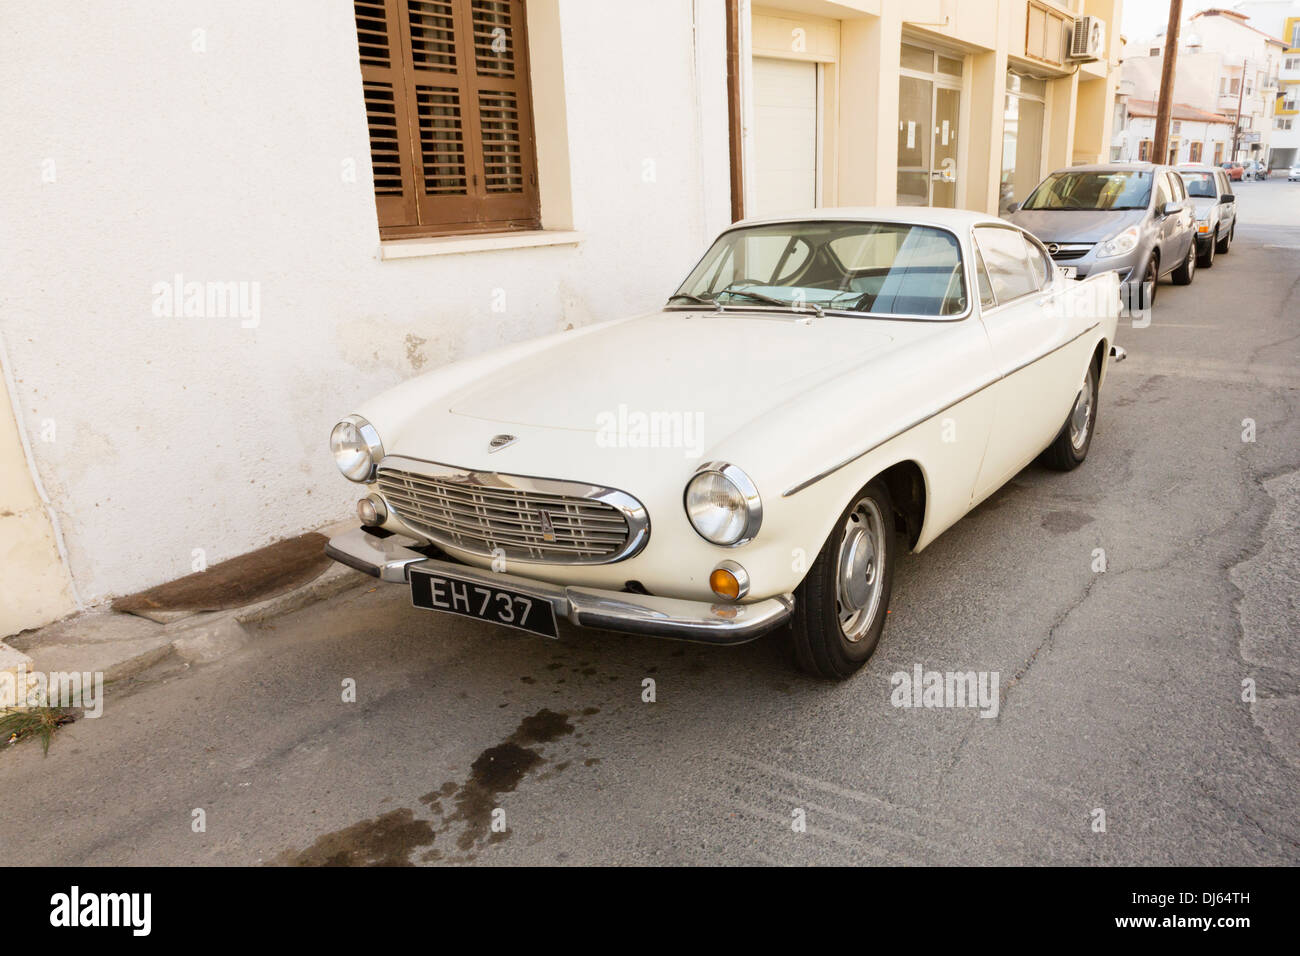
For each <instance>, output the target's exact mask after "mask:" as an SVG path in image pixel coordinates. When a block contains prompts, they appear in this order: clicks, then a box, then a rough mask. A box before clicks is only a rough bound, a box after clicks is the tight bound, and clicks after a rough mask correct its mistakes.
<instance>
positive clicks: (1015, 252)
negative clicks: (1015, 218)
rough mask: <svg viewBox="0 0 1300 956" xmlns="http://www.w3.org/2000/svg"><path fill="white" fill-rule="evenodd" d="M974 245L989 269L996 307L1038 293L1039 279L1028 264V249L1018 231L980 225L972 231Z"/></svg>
mask: <svg viewBox="0 0 1300 956" xmlns="http://www.w3.org/2000/svg"><path fill="white" fill-rule="evenodd" d="M975 243H976V245H977V246H978V247H979V251H980V255H981V256H982V257H983V259H984V266H985V268H986V269H987V270H988V275H989V284H990V285H991V286H992V287H993V294H994V295H995V296H997V301H998V305H1004V304H1006V303H1007V302H1010V301H1011V300H1012V299H1018V298H1020V297H1021V296H1022V295H1028V294H1029V293H1031V292H1036V291H1038V280H1037V277H1036V276H1035V272H1034V268H1033V266H1032V265H1031V263H1030V261H1029V247H1028V246H1027V245H1026V244H1025V240H1024V239H1023V238H1021V235H1020V230H1019V229H1006V228H1002V227H1000V226H983V227H979V228H977V229H976V230H975Z"/></svg>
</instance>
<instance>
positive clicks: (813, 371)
mask: <svg viewBox="0 0 1300 956" xmlns="http://www.w3.org/2000/svg"><path fill="white" fill-rule="evenodd" d="M873 325H875V323H874V322H873V320H871V319H851V318H842V317H835V316H827V317H825V318H821V319H817V318H812V317H811V316H806V317H802V318H801V317H798V316H793V315H790V314H786V313H737V312H730V313H728V312H724V313H717V312H700V311H693V310H692V311H677V312H662V313H659V314H655V315H650V316H646V317H643V318H641V319H639V320H636V321H632V322H618V323H612V324H610V325H608V326H605V327H604V328H602V329H599V330H595V331H593V332H591V333H590V334H587V335H584V336H580V337H578V336H575V337H573V338H572V340H570V341H561V342H560V343H559V344H557V345H555V346H554V347H552V348H549V349H547V350H545V351H544V352H541V353H539V354H536V355H532V356H527V357H524V358H522V359H520V360H519V361H516V362H512V363H509V364H507V365H505V366H503V367H501V368H499V369H497V370H496V371H494V372H493V373H491V374H488V375H486V376H484V377H483V378H481V379H479V380H478V381H476V382H475V383H474V384H473V385H471V386H470V387H468V388H466V389H465V390H463V391H461V392H459V393H457V394H454V395H451V396H449V397H448V401H447V406H446V408H447V411H448V412H450V413H451V414H452V415H457V416H463V417H466V418H474V419H481V420H484V421H488V422H494V423H498V424H500V425H527V426H535V427H540V428H555V429H571V430H577V431H583V432H597V431H601V430H602V429H607V428H609V427H610V425H611V423H614V424H615V425H616V427H636V425H635V423H636V422H637V421H638V420H639V419H638V418H637V417H636V416H652V415H656V414H657V415H661V416H672V415H683V416H688V415H689V416H702V418H703V419H704V420H706V421H707V423H708V431H709V432H710V433H711V434H710V436H709V437H711V438H713V439H717V438H719V437H721V435H722V434H723V433H725V432H730V431H732V430H734V429H735V428H736V427H739V426H740V425H742V424H744V423H745V422H746V421H748V420H750V419H752V418H754V417H755V416H756V415H758V414H760V413H761V412H762V410H764V409H766V408H770V407H772V406H773V405H775V404H778V403H780V402H782V401H785V400H786V399H788V398H789V397H790V396H791V395H793V394H797V393H798V392H800V391H802V390H804V389H807V388H808V387H810V386H811V385H813V384H815V383H818V382H821V381H823V380H825V378H826V377H827V376H829V375H833V374H835V373H836V371H837V370H839V369H845V368H849V367H852V366H855V365H857V364H860V363H861V362H862V361H864V360H866V359H867V358H868V357H870V356H872V355H875V354H877V353H879V352H881V351H882V350H885V349H887V348H888V347H889V346H890V344H891V343H892V342H893V337H892V336H891V335H889V334H887V333H885V332H883V331H879V330H878V329H876V328H873ZM629 422H631V423H632V424H631V425H629V424H628V423H629Z"/></svg>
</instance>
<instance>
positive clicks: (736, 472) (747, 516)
mask: <svg viewBox="0 0 1300 956" xmlns="http://www.w3.org/2000/svg"><path fill="white" fill-rule="evenodd" d="M686 516H687V517H688V518H689V519H690V521H691V527H693V528H694V529H695V530H696V531H697V532H698V533H699V535H700V537H702V538H704V540H706V541H711V542H712V543H713V544H721V545H727V546H730V545H736V544H744V543H745V542H746V541H749V540H750V539H751V538H753V537H754V535H756V534H758V526H759V525H760V524H761V523H762V521H763V503H762V500H761V499H760V498H759V496H758V489H757V488H755V487H754V483H753V482H752V481H750V480H749V476H748V475H746V474H745V473H744V472H743V471H741V470H740V469H739V468H737V467H736V466H735V465H728V464H724V463H722V462H711V463H710V464H707V465H705V466H704V467H703V468H701V469H700V470H699V471H698V472H697V473H696V474H695V476H694V477H693V478H692V479H691V480H690V482H689V483H688V484H687V485H686Z"/></svg>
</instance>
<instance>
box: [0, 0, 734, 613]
mask: <svg viewBox="0 0 1300 956" xmlns="http://www.w3.org/2000/svg"><path fill="white" fill-rule="evenodd" d="M695 6H696V4H693V3H692V2H691V0H637V2H631V0H628V2H620V3H618V4H611V3H608V2H602V0H560V14H561V36H562V46H563V70H564V76H565V88H566V92H567V124H568V133H569V153H570V155H569V161H570V167H571V180H572V187H573V219H574V222H573V226H574V228H575V229H577V230H580V231H581V232H582V233H583V234H584V236H585V239H584V241H583V242H582V243H581V244H580V245H578V246H577V247H568V246H564V247H550V248H532V249H518V250H512V251H498V252H491V253H481V252H480V253H471V254H466V255H458V256H440V257H426V258H415V259H403V260H396V261H379V259H378V257H377V251H378V246H379V238H378V230H377V226H376V220H375V209H374V202H373V197H372V193H371V184H370V167H369V159H368V157H369V149H368V142H367V137H366V122H365V113H364V108H363V103H362V93H361V74H360V69H359V66H358V62H357V47H356V35H355V29H354V23H353V13H352V4H351V3H350V2H348V0H277V2H276V3H273V4H267V3H264V2H260V0H221V2H216V0H210V2H201V0H169V2H162V0H156V2H149V0H141V2H136V3H128V4H116V3H114V4H108V3H101V2H91V0H80V2H73V0H49V2H45V3H38V4H6V5H5V11H4V17H5V29H4V31H3V33H2V34H0V88H3V89H4V90H5V96H4V98H3V101H2V102H0V111H2V113H3V128H4V135H3V136H0V164H2V165H3V168H4V169H5V170H6V171H7V172H6V175H5V176H4V177H3V178H0V209H3V211H4V215H3V216H0V248H3V251H4V254H3V256H2V257H0V260H2V262H0V270H3V273H2V278H3V281H2V282H0V295H2V296H3V302H2V305H3V308H0V336H3V340H4V343H5V345H6V346H7V349H8V354H9V356H10V359H11V362H12V364H13V371H14V380H15V384H16V391H17V397H18V401H17V405H18V407H17V408H15V409H14V412H15V415H16V417H17V419H18V422H19V426H20V427H21V428H23V429H25V430H26V431H27V432H28V434H29V435H31V434H34V433H35V431H36V430H37V429H38V428H39V427H40V426H41V423H42V422H46V421H53V422H55V423H56V425H57V438H56V440H54V441H52V442H36V441H33V442H32V447H33V449H34V453H35V458H36V467H37V470H38V471H39V477H40V479H41V481H42V483H43V485H44V487H45V489H46V491H47V493H48V495H49V497H50V499H51V501H52V504H53V507H54V508H55V510H56V511H57V513H58V517H59V521H60V525H61V528H62V533H63V537H64V543H65V544H66V550H67V553H68V561H69V563H70V568H71V572H72V575H73V577H74V579H75V581H76V584H77V587H78V590H79V592H80V594H81V596H82V598H83V599H84V600H88V601H94V600H97V599H102V598H104V597H106V596H109V595H113V594H118V593H127V592H131V591H134V590H137V589H140V588H143V587H147V586H149V585H152V584H155V583H158V582H160V581H163V580H168V579H171V578H175V577H177V576H180V575H183V574H187V573H189V571H190V570H191V560H192V559H191V554H192V551H193V549H196V548H202V549H203V550H204V551H205V553H206V559H207V561H208V562H209V563H211V562H215V561H219V560H223V559H225V558H228V557H231V556H234V555H236V554H239V553H242V552H245V551H248V550H251V549H253V548H256V547H259V546H261V545H264V544H266V543H268V542H270V541H272V540H275V539H278V538H281V537H284V536H287V535H292V534H295V533H298V532H301V531H303V530H305V529H308V528H312V527H317V526H320V525H322V524H324V523H327V522H331V521H336V520H340V519H342V518H345V517H347V516H348V514H349V513H350V511H351V507H352V504H353V502H354V500H355V493H354V489H353V488H352V487H351V486H349V484H348V483H347V482H345V481H343V480H342V479H341V478H340V477H339V475H338V474H337V471H336V470H335V468H334V465H333V462H332V460H331V458H330V456H329V452H328V449H327V447H326V439H327V436H328V432H329V429H330V427H331V425H332V424H333V423H334V421H335V420H336V419H337V418H338V417H339V416H341V415H342V414H345V413H347V412H349V411H350V410H352V408H353V406H355V405H356V404H357V403H359V402H360V401H361V400H362V399H363V398H364V397H365V396H367V395H370V394H372V393H374V392H376V391H378V390H380V389H384V388H386V387H388V386H391V385H393V384H395V383H397V382H399V381H402V380H403V379H406V378H409V377H411V376H412V375H415V374H417V373H420V372H425V371H429V370H431V369H433V368H435V367H437V366H439V365H441V364H444V363H446V362H448V361H451V360H454V359H456V358H460V357H464V356H467V355H471V354H474V353H477V352H480V351H483V350H486V349H490V348H492V347H494V346H497V345H500V344H503V343H507V342H512V341H516V340H519V339H523V338H528V337H533V336H539V335H543V334H547V333H550V332H552V331H554V330H557V329H563V328H566V327H568V326H580V325H583V324H586V323H590V322H592V321H596V320H601V319H605V318H612V317H618V316H624V315H628V314H632V313H635V312H637V311H643V310H646V309H648V308H652V307H654V306H656V305H657V304H658V303H660V302H662V301H663V299H664V298H665V297H666V296H667V294H668V293H669V292H671V291H672V289H673V288H674V287H675V285H676V284H677V282H678V281H679V280H680V278H681V276H682V275H684V274H685V271H686V270H687V269H688V268H689V266H690V265H691V264H692V263H693V262H694V261H695V259H696V258H697V257H698V256H699V255H700V253H701V252H702V250H703V247H704V245H705V244H706V242H707V240H708V238H709V236H710V235H711V234H712V233H713V232H715V231H716V230H718V229H720V228H722V227H723V226H724V225H725V224H726V223H727V221H728V219H729V215H728V185H727V184H728V172H727V169H728V167H727V138H726V137H727V124H726V102H725V92H726V84H725V51H724V32H725V31H724V24H723V16H722V5H721V4H718V3H706V2H703V0H699V2H698V6H699V10H698V11H695V10H694V7H695ZM694 15H698V16H699V18H700V21H701V31H700V36H699V50H700V54H699V56H698V57H694V56H693V48H694V47H693V43H692V18H693V16H694ZM195 30H202V31H204V39H205V42H206V50H205V51H204V52H196V51H195V50H193V49H192V45H193V43H194V36H195V34H194V31H195ZM349 159H352V160H355V162H356V165H357V170H358V176H357V181H356V182H351V183H350V182H345V181H344V180H343V177H342V175H341V171H342V168H343V164H344V162H345V161H347V160H349ZM647 160H649V161H653V164H654V172H655V177H656V178H655V181H653V182H646V181H645V179H644V173H645V170H646V168H647V167H646V161H647ZM50 179H52V181H47V180H50ZM545 217H546V210H545V209H543V218H544V219H545ZM176 274H181V275H183V276H184V277H185V280H186V281H220V282H241V281H242V282H256V283H258V284H259V290H260V323H259V324H258V326H257V327H256V328H243V327H241V323H240V321H239V320H238V319H237V318H231V319H222V318H190V319H186V318H162V317H157V316H155V315H154V314H153V312H152V310H151V307H152V305H153V301H154V300H153V295H152V294H151V289H152V287H153V286H154V284H155V283H157V282H160V281H164V282H165V281H170V280H171V279H172V277H173V276H175V275H176ZM495 289H502V290H505V302H506V310H505V311H504V312H494V311H493V310H492V302H493V290H495ZM611 358H612V359H618V358H619V357H611ZM623 358H628V357H623Z"/></svg>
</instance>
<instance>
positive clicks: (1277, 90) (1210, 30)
mask: <svg viewBox="0 0 1300 956" xmlns="http://www.w3.org/2000/svg"><path fill="white" fill-rule="evenodd" d="M1249 19H1250V17H1249V16H1248V15H1247V14H1246V13H1244V12H1241V11H1238V10H1228V9H1223V8H1219V7H1213V8H1211V9H1208V10H1203V11H1201V12H1200V13H1196V14H1193V15H1192V16H1191V17H1190V18H1188V20H1187V22H1185V23H1184V24H1183V25H1182V28H1181V30H1180V32H1179V40H1180V42H1179V49H1178V63H1177V67H1176V69H1175V75H1174V90H1173V98H1174V102H1175V103H1178V104H1182V105H1184V106H1185V107H1186V108H1188V109H1192V110H1195V111H1199V112H1203V113H1207V114H1216V115H1218V116H1222V117H1227V122H1228V123H1229V124H1230V127H1236V129H1235V131H1234V135H1230V136H1229V137H1228V140H1227V143H1226V146H1225V147H1224V157H1223V158H1224V159H1225V160H1226V159H1235V160H1238V161H1243V162H1244V161H1246V160H1269V159H1270V149H1271V147H1272V140H1273V133H1274V132H1275V130H1276V131H1278V132H1290V130H1285V129H1277V127H1278V123H1277V119H1278V118H1279V114H1278V113H1277V108H1278V99H1279V96H1281V95H1283V89H1282V84H1281V73H1282V70H1283V67H1284V65H1285V64H1286V62H1287V57H1286V51H1287V49H1288V42H1289V41H1284V40H1283V39H1281V38H1280V37H1277V36H1274V35H1273V34H1271V33H1269V32H1267V31H1266V30H1261V29H1257V28H1256V27H1255V26H1254V25H1252V24H1251V23H1250V22H1248V21H1249ZM1297 22H1298V23H1300V19H1298V20H1297ZM1298 38H1300V35H1298ZM1164 46H1165V38H1164V35H1163V34H1161V35H1159V36H1157V37H1156V38H1155V39H1152V40H1136V41H1135V42H1133V43H1131V44H1129V47H1128V49H1127V51H1126V55H1125V58H1124V67H1123V76H1122V79H1121V87H1122V89H1124V90H1126V91H1128V94H1129V98H1130V99H1134V100H1152V101H1154V100H1156V98H1157V97H1158V96H1159V93H1160V70H1161V65H1162V63H1163V57H1164ZM1295 60H1296V62H1295V63H1294V64H1293V66H1294V67H1295V68H1296V77H1297V80H1298V81H1300V53H1297V55H1296V57H1295ZM1297 89H1298V90H1300V87H1298V88H1297ZM1238 117H1240V119H1239V120H1238ZM1175 121H1177V120H1176V119H1175ZM1196 122H1203V123H1207V124H1209V123H1210V121H1209V120H1206V119H1204V118H1202V119H1200V120H1197V121H1196ZM1283 125H1285V126H1289V125H1290V124H1289V123H1287V124H1283ZM1151 132H1152V138H1154V124H1153V125H1152V129H1151ZM1174 135H1175V134H1173V133H1172V131H1171V135H1170V142H1171V145H1172V142H1173V139H1174ZM1115 138H1118V137H1115ZM1131 138H1133V137H1132V136H1129V137H1126V140H1127V139H1131ZM1195 141H1196V140H1188V143H1189V144H1190V142H1195ZM1202 142H1205V141H1204V140H1202ZM1234 142H1235V147H1234ZM1115 145H1116V144H1115V142H1114V139H1112V153H1113V151H1114V149H1113V148H1114V146H1115ZM1124 148H1126V144H1125V147H1124ZM1210 158H1211V159H1212V157H1210ZM1273 164H1274V165H1278V164H1279V163H1278V162H1277V161H1276V160H1274V163H1273Z"/></svg>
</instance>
